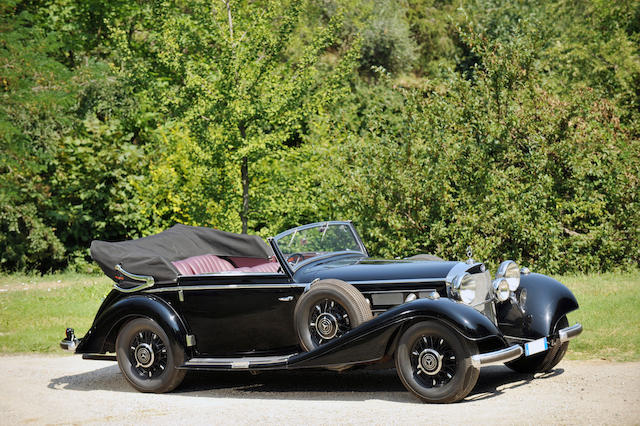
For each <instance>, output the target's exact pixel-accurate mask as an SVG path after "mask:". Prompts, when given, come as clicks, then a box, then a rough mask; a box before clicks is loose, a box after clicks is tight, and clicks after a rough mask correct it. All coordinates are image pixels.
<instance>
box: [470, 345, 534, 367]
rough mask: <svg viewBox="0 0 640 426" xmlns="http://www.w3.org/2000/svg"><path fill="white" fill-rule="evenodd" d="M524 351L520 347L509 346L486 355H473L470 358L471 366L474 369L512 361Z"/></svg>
mask: <svg viewBox="0 0 640 426" xmlns="http://www.w3.org/2000/svg"><path fill="white" fill-rule="evenodd" d="M523 353H524V350H523V349H522V346H520V345H513V346H509V347H508V348H504V349H500V350H499V351H494V352H487V353H486V354H478V355H473V356H472V357H471V365H472V366H473V367H475V368H478V369H479V368H480V367H485V366H487V365H491V364H501V363H503V362H508V361H513V360H514V359H516V358H520V357H521V356H522V354H523Z"/></svg>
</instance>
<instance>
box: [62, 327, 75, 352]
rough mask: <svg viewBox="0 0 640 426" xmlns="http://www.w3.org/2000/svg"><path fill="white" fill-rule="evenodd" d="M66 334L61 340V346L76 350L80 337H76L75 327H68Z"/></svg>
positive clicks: (67, 349)
mask: <svg viewBox="0 0 640 426" xmlns="http://www.w3.org/2000/svg"><path fill="white" fill-rule="evenodd" d="M65 334H66V337H65V338H64V339H62V341H61V342H60V347H61V348H62V349H64V350H65V351H72V352H75V350H76V347H77V346H78V343H79V342H80V339H78V338H77V337H76V333H75V331H73V328H67V330H66V332H65Z"/></svg>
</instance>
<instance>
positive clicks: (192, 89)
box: [120, 0, 339, 232]
mask: <svg viewBox="0 0 640 426" xmlns="http://www.w3.org/2000/svg"><path fill="white" fill-rule="evenodd" d="M299 13H300V6H299V3H298V2H295V1H292V2H289V1H268V2H248V1H247V2H232V1H231V0H224V1H222V2H219V3H212V2H209V1H206V2H205V1H198V2H194V3H189V5H188V6H186V5H183V4H182V3H181V2H167V3H163V4H161V5H160V6H157V7H155V8H154V9H153V10H152V12H151V13H149V14H148V15H147V19H146V20H145V21H144V22H143V23H142V25H143V26H144V28H143V29H141V31H140V32H139V33H138V35H135V34H134V36H133V37H129V36H128V34H125V33H124V32H123V31H121V32H120V36H121V43H122V44H121V45H122V46H124V47H125V49H126V50H127V51H128V52H129V53H128V58H127V59H126V61H125V62H123V64H122V65H123V70H124V71H125V72H126V73H128V76H129V77H130V79H131V80H132V81H133V82H135V83H136V84H137V86H138V96H139V97H141V98H150V99H152V100H153V102H154V103H156V104H157V105H158V106H159V110H160V111H162V112H164V113H166V115H167V117H170V118H172V119H175V120H180V121H183V122H186V123H187V124H188V127H189V129H190V132H191V134H192V135H193V137H194V138H195V140H197V142H198V143H199V145H200V146H201V153H200V156H201V160H203V161H205V162H206V164H207V165H208V166H209V167H210V168H211V169H212V170H218V171H220V170H232V169H233V168H235V170H238V169H239V170H238V171H239V173H238V174H236V175H235V176H237V177H239V178H240V179H239V180H240V185H238V179H237V177H235V176H231V177H230V176H229V175H228V174H225V173H216V174H212V179H211V182H209V188H208V189H207V191H209V195H210V196H211V197H213V198H215V199H218V200H220V202H221V203H222V204H223V205H226V207H227V208H232V206H233V205H237V199H238V196H237V195H235V194H238V193H240V194H241V196H240V199H241V203H240V204H241V207H240V209H238V210H239V217H240V222H241V223H242V232H247V228H248V215H249V209H250V181H251V173H250V164H251V163H252V162H254V161H256V160H257V159H259V158H261V157H262V156H263V155H265V154H266V153H268V152H271V151H273V150H274V149H278V148H280V147H283V146H296V145H298V144H299V143H300V132H301V129H302V126H303V123H304V120H305V117H306V116H308V115H309V114H312V113H313V111H314V108H315V106H317V105H318V103H322V100H323V99H327V98H330V96H328V95H327V93H328V92H330V91H331V90H333V88H334V84H333V82H332V81H331V79H328V80H327V81H325V82H323V81H318V79H317V76H318V73H317V71H318V67H317V65H318V63H319V62H320V59H321V57H322V55H323V53H324V51H325V49H326V47H327V46H329V45H330V43H331V42H332V40H333V38H334V34H335V33H336V22H337V21H339V19H335V20H333V21H332V22H330V23H329V25H327V26H326V27H324V28H322V29H321V30H320V31H319V32H318V33H317V34H316V36H315V37H314V39H313V40H310V41H309V43H308V44H307V45H306V47H305V48H304V50H303V51H302V52H291V51H290V50H289V49H290V41H291V38H292V36H293V35H294V30H295V28H296V24H297V22H298V17H299ZM140 59H143V61H140ZM141 76H142V77H141ZM230 166H231V167H230ZM236 173H237V172H236ZM238 187H239V188H238ZM238 189H239V190H238ZM229 193H232V194H234V196H232V197H230V196H229Z"/></svg>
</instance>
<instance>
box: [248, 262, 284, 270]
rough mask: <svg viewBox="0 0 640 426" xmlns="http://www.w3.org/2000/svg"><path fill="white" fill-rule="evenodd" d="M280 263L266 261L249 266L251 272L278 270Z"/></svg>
mask: <svg viewBox="0 0 640 426" xmlns="http://www.w3.org/2000/svg"><path fill="white" fill-rule="evenodd" d="M278 268H280V264H279V263H278V262H268V263H263V264H261V265H256V266H253V267H251V268H250V269H251V272H278Z"/></svg>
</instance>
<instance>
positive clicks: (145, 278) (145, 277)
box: [113, 263, 155, 293]
mask: <svg viewBox="0 0 640 426" xmlns="http://www.w3.org/2000/svg"><path fill="white" fill-rule="evenodd" d="M115 270H116V271H118V272H120V273H121V274H122V275H124V276H125V277H127V278H129V279H132V280H135V281H144V284H140V285H139V286H136V287H132V288H124V287H120V286H119V285H118V283H114V284H113V288H115V289H116V290H118V291H121V292H122V293H133V292H135V291H139V290H144V289H145V288H149V287H153V284H154V283H155V281H154V279H153V277H152V276H150V275H138V274H132V273H131V272H127V271H125V270H124V268H123V267H122V265H120V264H119V263H118V264H117V265H116V266H115Z"/></svg>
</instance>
